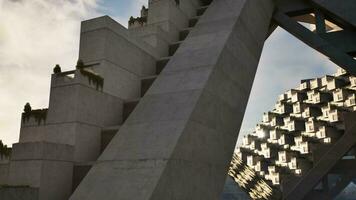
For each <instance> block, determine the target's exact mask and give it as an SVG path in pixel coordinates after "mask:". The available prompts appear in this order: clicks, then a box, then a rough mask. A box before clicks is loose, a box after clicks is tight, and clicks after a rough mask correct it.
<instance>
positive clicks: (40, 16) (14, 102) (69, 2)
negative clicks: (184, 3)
mask: <svg viewBox="0 0 356 200" xmlns="http://www.w3.org/2000/svg"><path fill="white" fill-rule="evenodd" d="M147 1H148V0H101V1H100V0H0V139H2V140H3V141H4V142H5V143H7V144H12V143H15V142H17V141H18V138H19V129H20V117H21V112H22V110H23V106H24V105H25V103H26V102H30V103H31V105H32V107H33V108H34V109H38V108H46V107H47V106H48V98H49V87H50V75H51V73H52V69H53V67H54V65H55V64H57V63H58V64H60V65H61V66H62V69H63V70H71V69H73V68H74V65H75V63H76V60H77V58H78V48H79V29H80V22H81V21H82V20H85V19H90V18H93V17H98V16H101V15H110V16H112V17H113V18H114V19H116V20H118V21H119V22H121V23H122V24H123V25H125V26H126V24H127V20H128V18H129V17H130V16H131V15H134V16H137V15H138V14H139V10H140V9H141V6H142V5H143V4H145V5H147ZM335 70H336V69H335V66H334V65H333V64H332V63H331V62H329V61H328V60H327V59H326V58H325V57H323V56H322V55H320V54H319V53H317V52H315V51H314V50H312V49H310V48H308V47H307V46H305V45H304V44H303V43H301V42H299V41H298V40H296V39H294V38H293V37H292V36H291V35H289V34H288V33H286V32H285V31H283V30H281V29H277V31H276V32H275V33H274V34H273V35H272V36H271V37H270V38H269V39H268V40H267V43H266V45H265V49H264V53H263V55H262V58H261V62H260V66H259V69H258V73H257V75H256V79H255V83H254V86H253V90H252V93H251V97H250V101H249V105H248V107H247V111H246V115H245V119H244V123H243V126H242V129H241V133H242V134H244V133H246V132H248V131H249V130H251V129H252V128H253V127H254V125H255V124H256V123H257V122H258V121H260V120H261V117H262V113H263V112H265V111H268V110H270V109H271V108H272V107H273V105H274V103H275V101H276V99H277V95H278V94H280V93H282V92H284V91H286V90H288V89H289V88H292V87H295V86H296V85H297V84H298V83H299V81H300V80H301V79H305V78H311V77H316V76H323V75H324V74H330V73H333V72H334V71H335ZM242 134H240V135H242Z"/></svg>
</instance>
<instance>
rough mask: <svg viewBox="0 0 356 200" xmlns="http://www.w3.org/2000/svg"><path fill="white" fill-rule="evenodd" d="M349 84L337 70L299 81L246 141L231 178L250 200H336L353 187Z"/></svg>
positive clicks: (353, 106)
mask: <svg viewBox="0 0 356 200" xmlns="http://www.w3.org/2000/svg"><path fill="white" fill-rule="evenodd" d="M353 79H355V76H352V75H350V74H349V73H347V72H346V71H345V70H343V69H341V68H340V69H339V70H338V72H337V73H335V74H334V75H327V76H324V77H321V78H315V79H308V80H303V81H302V82H301V84H300V85H299V86H298V87H296V88H294V89H291V90H289V91H287V92H285V93H284V94H282V95H280V97H279V99H278V102H277V104H276V107H275V109H274V110H272V111H270V112H267V113H265V114H264V116H263V120H262V122H261V124H259V125H257V126H256V130H255V132H254V133H251V134H250V135H247V136H245V137H244V139H243V144H242V145H241V146H240V148H239V149H238V150H237V152H236V154H235V156H234V158H233V162H232V164H231V167H230V171H229V174H230V175H231V176H232V177H233V178H234V180H235V181H236V182H237V183H238V184H239V186H240V187H241V188H243V189H244V190H245V191H246V192H247V193H249V194H250V197H251V198H252V199H281V198H283V199H288V200H289V199H291V200H294V199H295V200H298V199H334V198H335V197H337V195H338V194H339V193H341V192H342V191H343V189H344V188H345V187H347V186H348V185H349V184H350V183H352V182H353V179H354V178H356V173H354V172H353V171H354V170H355V168H354V167H355V163H356V160H355V158H356V157H355V149H354V148H355V145H356V132H355V131H356V129H355V117H356V115H355V112H354V111H355V110H356V103H355V95H356V87H354V84H353V83H351V82H352V80H353ZM288 107H289V108H291V109H286V108H288ZM246 172H248V173H246ZM246 174H250V176H246ZM249 177H253V178H252V179H249ZM335 177H337V178H335ZM338 177H339V178H338ZM261 188H263V191H261V190H260V189H261Z"/></svg>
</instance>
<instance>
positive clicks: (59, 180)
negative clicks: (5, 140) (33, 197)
mask: <svg viewBox="0 0 356 200" xmlns="http://www.w3.org/2000/svg"><path fill="white" fill-rule="evenodd" d="M73 155H74V149H73V147H72V146H70V145H62V144H55V143H47V142H31V143H30V142H29V143H17V144H14V145H13V152H12V157H11V162H10V167H9V175H8V182H7V184H8V185H11V186H29V187H33V188H38V196H39V200H48V199H51V200H63V199H68V197H69V196H70V194H71V189H72V184H71V179H72V173H73ZM7 194H8V193H5V194H4V195H7ZM10 194H11V193H10ZM25 194H26V192H25V193H24V195H25ZM31 194H32V193H31ZM24 199H26V198H24ZM29 199H30V198H29Z"/></svg>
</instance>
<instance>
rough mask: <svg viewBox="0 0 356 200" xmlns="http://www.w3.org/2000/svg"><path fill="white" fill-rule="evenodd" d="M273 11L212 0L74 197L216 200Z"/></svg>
mask: <svg viewBox="0 0 356 200" xmlns="http://www.w3.org/2000/svg"><path fill="white" fill-rule="evenodd" d="M273 10H274V4H273V2H272V0H216V1H213V3H212V4H211V5H210V7H209V9H208V10H207V11H206V13H205V14H204V16H203V17H202V18H201V20H200V21H199V23H198V24H197V25H196V27H195V28H194V29H193V30H192V32H191V33H190V34H189V36H188V38H187V39H186V40H185V41H184V42H183V44H182V45H181V47H180V48H179V49H178V51H177V52H176V53H175V55H174V57H173V58H172V59H171V60H170V62H169V63H168V64H167V66H166V68H165V69H164V70H163V72H162V74H160V75H159V77H158V78H157V80H156V81H155V82H154V83H153V85H152V87H151V88H150V89H149V91H148V92H147V93H146V95H145V96H144V97H143V99H142V100H141V101H140V103H139V104H138V106H137V107H136V109H135V110H134V111H133V113H132V114H131V115H130V117H129V118H128V120H127V121H126V122H125V124H123V126H122V127H121V128H120V130H119V132H118V134H116V136H115V137H114V138H113V140H112V142H111V143H110V144H109V145H108V147H107V148H106V150H105V151H104V153H103V154H102V156H101V157H100V158H99V160H98V162H97V163H96V164H95V165H94V166H93V168H92V169H91V170H90V172H89V173H88V175H87V176H86V177H85V179H84V180H83V182H82V183H81V184H80V185H79V187H78V188H77V190H76V191H75V192H74V194H73V195H72V197H71V198H70V199H71V200H83V199H85V200H94V199H95V200H97V199H105V200H114V199H115V200H117V199H120V200H132V199H135V200H153V199H154V200H167V199H171V200H174V199H179V200H191V199H204V200H216V199H218V198H219V196H220V193H221V192H222V190H223V186H224V182H225V179H226V173H227V169H228V166H229V163H230V160H231V157H232V154H233V150H234V147H235V143H236V140H237V137H238V131H239V128H240V125H241V122H242V119H243V115H244V111H245V108H246V105H247V101H248V98H249V94H250V90H251V87H252V83H253V80H254V76H255V73H256V69H257V65H258V62H259V58H260V55H261V52H262V48H263V44H264V41H265V39H266V36H267V33H268V30H269V26H270V21H271V17H272V12H273Z"/></svg>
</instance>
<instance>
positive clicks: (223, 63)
mask: <svg viewBox="0 0 356 200" xmlns="http://www.w3.org/2000/svg"><path fill="white" fill-rule="evenodd" d="M353 8H355V4H354V2H353V0H343V4H340V3H337V1H336V0H324V1H319V0H309V1H304V0H291V1H283V0H149V3H148V8H146V7H143V8H142V11H141V16H139V17H132V18H130V20H129V23H128V28H125V27H124V26H122V25H120V24H118V23H117V22H115V21H114V20H113V19H111V18H110V17H108V16H104V17H99V18H96V19H91V20H88V21H84V22H83V23H82V26H81V35H80V52H79V61H78V63H77V65H76V69H75V70H72V71H67V72H62V71H61V68H60V66H56V67H55V68H54V73H53V75H52V80H51V91H50V101H49V107H48V108H45V109H36V110H34V109H32V108H31V106H30V104H26V106H25V108H24V113H23V114H22V122H21V131H20V140H19V143H16V144H14V145H13V149H12V155H11V159H10V161H9V162H8V161H6V162H4V164H2V165H1V166H0V167H1V168H0V169H1V176H0V177H1V178H0V185H2V186H1V187H0V199H6V200H10V199H11V200H12V199H26V200H32V199H36V200H37V199H39V200H48V199H50V200H64V199H70V200H83V199H85V200H97V199H106V200H114V199H115V200H117V199H120V200H132V199H135V200H167V199H172V200H191V199H199V200H200V199H204V200H213V199H214V200H215V199H220V198H221V197H226V196H228V197H229V198H231V197H233V196H234V195H224V194H223V195H222V193H223V191H231V190H229V189H227V187H228V186H226V187H225V190H224V185H225V182H226V176H227V172H228V169H229V163H230V161H231V157H232V155H233V152H234V148H235V144H236V140H237V137H238V131H239V128H240V125H241V122H242V119H243V115H244V111H245V108H246V105H247V101H248V97H249V94H250V90H251V87H252V84H253V80H254V77H255V73H256V69H257V65H258V62H259V58H260V55H261V52H262V48H263V44H264V42H265V40H266V38H267V37H268V36H269V35H270V34H271V33H272V32H273V30H274V29H275V28H276V26H278V25H279V26H281V27H282V28H284V29H286V30H287V31H289V32H290V33H292V34H293V35H295V36H296V37H298V38H299V39H301V40H302V41H304V42H305V43H307V44H308V45H310V46H311V47H312V48H315V49H316V50H318V51H319V52H321V53H323V54H325V55H326V56H328V57H329V58H330V60H332V61H333V62H335V63H336V64H338V65H340V66H341V67H342V68H343V69H344V70H346V71H347V73H350V74H356V73H355V72H356V61H355V60H354V59H353V56H354V53H355V52H356V41H355V37H353V36H354V33H355V24H356V21H355V20H356V17H355V12H352V11H353ZM300 22H303V23H309V24H310V27H311V28H310V29H308V28H307V27H308V26H303V25H301V24H300ZM313 27H315V28H313ZM346 71H343V72H342V74H341V75H336V76H333V77H331V76H330V77H323V78H320V79H316V80H304V81H303V82H302V86H301V88H297V89H294V90H290V91H288V92H287V93H286V94H284V95H282V96H280V98H279V99H280V101H279V103H278V104H277V105H276V109H275V110H274V111H273V112H271V113H268V114H266V116H265V117H264V122H265V123H269V122H271V124H272V126H273V127H279V128H270V126H271V124H269V125H268V124H267V125H266V124H262V125H260V126H258V127H257V131H256V133H257V134H256V135H255V136H249V137H247V138H246V139H245V140H244V144H245V145H251V148H253V149H261V155H259V156H258V157H254V155H249V157H248V164H249V165H250V166H254V167H256V169H257V170H259V171H265V172H266V173H267V175H268V177H269V179H270V180H272V182H273V183H275V184H280V183H282V182H281V181H282V180H284V179H283V177H284V175H285V174H284V173H282V172H283V169H284V168H281V167H277V166H269V163H268V162H266V161H265V159H264V158H270V159H277V158H278V162H279V163H282V164H283V165H286V163H287V162H288V163H290V167H291V169H293V170H295V171H298V173H299V174H303V173H304V171H305V170H307V169H310V168H311V165H310V164H309V163H308V162H306V159H305V158H300V157H297V156H296V154H295V153H293V152H290V151H287V150H286V151H282V152H280V151H279V150H280V149H279V146H280V145H285V146H288V145H290V144H291V142H292V141H295V143H297V144H298V145H294V146H293V148H294V149H295V150H293V151H300V152H301V153H302V154H303V155H304V154H308V153H309V152H310V151H312V150H313V148H314V146H313V145H314V144H315V143H317V142H314V141H315V140H310V139H309V138H308V136H305V135H301V134H299V133H300V132H301V131H303V132H305V133H306V135H313V130H319V133H317V134H316V135H317V137H319V138H322V139H323V141H324V140H325V141H329V142H330V143H333V142H334V140H335V139H337V138H338V137H339V135H338V132H337V130H339V129H342V128H345V127H346V129H347V127H348V126H347V124H346V126H345V127H344V124H343V123H339V122H342V121H343V120H346V118H345V117H344V116H343V113H345V112H346V111H347V110H348V109H346V108H343V107H340V106H339V105H340V104H343V102H345V104H346V105H348V107H352V108H353V105H354V104H355V98H354V97H355V96H354V94H353V93H352V89H350V88H344V87H345V85H349V82H350V81H351V83H350V85H351V86H352V85H355V84H356V80H354V78H353V77H352V76H347V77H348V79H347V78H344V77H343V76H344V75H343V74H345V73H346ZM347 73H346V74H347ZM340 87H342V88H343V89H344V90H337V91H336V90H335V89H340ZM311 88H312V89H311ZM334 90H335V93H330V92H329V91H334ZM307 91H308V92H307ZM334 96H336V97H337V105H334V104H327V103H328V102H330V101H331V100H332V99H333V98H334ZM314 104H315V105H319V104H320V105H321V104H322V105H323V107H322V108H320V107H318V106H311V105H314ZM292 112H293V113H294V112H295V116H294V115H293V116H290V113H292ZM321 113H322V114H323V116H324V117H329V115H330V116H331V118H330V119H331V120H330V123H334V124H336V126H335V127H331V128H330V127H329V126H325V127H324V124H323V123H321V122H319V121H320V120H319V119H318V120H319V121H318V120H316V119H315V120H314V119H311V120H310V121H308V123H310V124H308V129H307V130H306V129H305V123H306V121H305V120H304V118H305V117H307V118H311V117H314V118H315V117H318V116H319V115H320V114H321ZM322 127H323V128H322ZM270 132H271V133H272V134H271V135H272V136H271V137H270V138H269V141H267V142H266V141H264V140H262V139H263V138H265V137H266V136H267V135H268V134H269V133H270ZM287 132H288V133H291V134H287ZM309 141H311V142H309ZM350 141H351V140H350ZM348 145H350V144H348ZM348 145H344V147H345V148H346V147H349V146H348ZM340 153H341V151H340ZM298 155H299V154H298ZM336 157H337V156H336ZM234 158H237V157H236V156H235V157H234ZM333 158H334V157H333ZM246 159H247V158H246ZM237 163H239V164H238V166H240V167H244V165H243V162H239V161H236V159H234V160H233V166H235V165H236V166H237ZM322 166H324V165H322ZM323 169H324V168H323ZM234 170H235V171H234ZM241 170H242V171H244V172H246V174H245V175H246V177H250V175H253V173H255V172H254V171H253V170H250V169H249V168H241ZM324 170H326V168H325V169H324ZM232 171H234V172H235V174H236V173H239V170H237V172H236V168H233V169H232ZM232 171H231V170H230V173H232ZM244 177H245V176H244ZM250 178H253V177H250ZM253 180H255V179H253ZM316 181H317V178H315V180H314V182H308V184H310V185H313V184H316ZM239 183H240V182H239ZM257 183H259V184H260V186H259V187H258V188H257V191H260V190H261V189H262V190H263V191H265V190H267V191H270V192H271V194H272V195H277V196H278V197H281V198H282V197H283V195H281V194H280V192H279V191H278V190H274V189H273V187H271V186H269V183H268V182H265V181H264V180H263V179H262V178H260V179H258V182H257ZM231 184H232V182H231V181H230V182H228V185H229V187H231ZM301 185H302V186H300V185H297V186H296V187H303V188H304V184H301ZM244 188H246V187H244ZM298 190H299V189H298V188H296V190H293V192H294V193H291V195H294V194H295V191H298ZM228 193H231V192H228ZM261 194H265V193H263V192H262V193H261ZM268 194H269V192H268ZM303 195H304V194H303V193H301V194H299V193H297V195H295V197H293V198H291V199H302V198H304V196H303ZM288 199H289V196H288Z"/></svg>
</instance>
